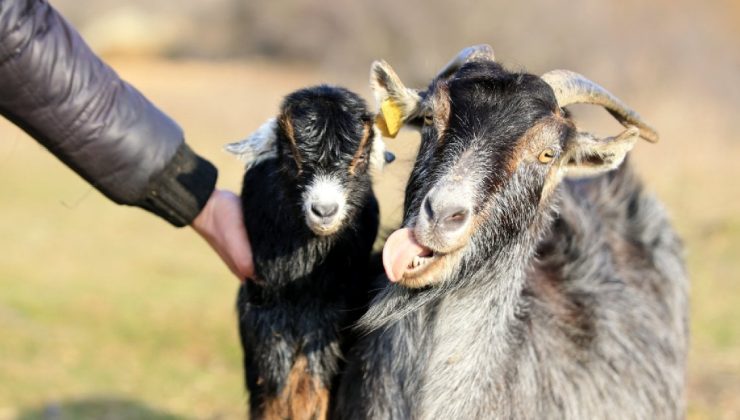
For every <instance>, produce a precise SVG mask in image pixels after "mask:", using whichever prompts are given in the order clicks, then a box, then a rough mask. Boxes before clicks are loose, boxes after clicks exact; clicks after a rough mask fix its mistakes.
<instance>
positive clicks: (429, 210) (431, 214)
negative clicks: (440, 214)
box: [423, 198, 434, 221]
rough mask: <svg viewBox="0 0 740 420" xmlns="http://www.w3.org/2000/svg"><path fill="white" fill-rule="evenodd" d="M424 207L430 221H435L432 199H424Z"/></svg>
mask: <svg viewBox="0 0 740 420" xmlns="http://www.w3.org/2000/svg"><path fill="white" fill-rule="evenodd" d="M423 208H424V213H425V214H426V216H427V218H428V219H429V220H430V221H433V220H434V209H432V202H431V200H429V198H427V199H426V200H424V205H423Z"/></svg>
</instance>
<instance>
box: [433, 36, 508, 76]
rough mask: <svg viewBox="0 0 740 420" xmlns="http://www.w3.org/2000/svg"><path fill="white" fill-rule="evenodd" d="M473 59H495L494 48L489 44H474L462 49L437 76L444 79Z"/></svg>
mask: <svg viewBox="0 0 740 420" xmlns="http://www.w3.org/2000/svg"><path fill="white" fill-rule="evenodd" d="M472 60H489V61H495V56H494V54H493V48H491V46H490V45H488V44H480V45H473V46H472V47H467V48H465V49H463V50H462V51H460V52H459V53H458V54H457V56H456V57H455V58H453V59H452V60H451V61H450V62H449V63H447V65H445V66H444V67H442V70H440V71H439V73H437V78H439V79H443V78H446V77H449V76H451V75H452V73H454V72H456V71H457V70H458V69H459V68H460V67H462V65H463V64H465V63H467V62H468V61H472Z"/></svg>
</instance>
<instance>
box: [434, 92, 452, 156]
mask: <svg viewBox="0 0 740 420" xmlns="http://www.w3.org/2000/svg"><path fill="white" fill-rule="evenodd" d="M450 107H451V105H450V89H449V87H448V86H447V83H443V82H439V83H437V87H436V89H435V92H434V100H433V108H434V115H433V120H434V128H435V129H436V130H437V141H438V142H439V143H442V140H443V134H444V132H445V130H447V126H448V125H449V123H450Z"/></svg>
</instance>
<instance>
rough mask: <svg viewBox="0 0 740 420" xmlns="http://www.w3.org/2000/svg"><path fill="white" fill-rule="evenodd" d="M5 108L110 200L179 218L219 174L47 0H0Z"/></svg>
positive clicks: (0, 105)
mask: <svg viewBox="0 0 740 420" xmlns="http://www.w3.org/2000/svg"><path fill="white" fill-rule="evenodd" d="M0 114H2V115H3V116H5V117H6V118H8V119H9V120H10V121H12V122H13V123H15V124H16V125H18V126H20V127H21V128H23V129H24V130H25V131H26V132H27V133H29V134H30V135H31V136H32V137H34V138H35V139H36V140H38V141H39V142H40V143H41V144H43V145H44V146H45V147H46V148H47V149H49V150H50V151H51V152H52V153H53V154H54V155H56V156H57V157H58V158H59V159H61V160H62V161H63V162H64V163H66V164H67V165H68V166H69V167H71V168H72V169H73V170H74V171H75V172H77V173H78V174H80V175H81V176H82V177H83V178H85V179H86V180H87V181H88V182H90V184H92V185H93V186H94V187H95V188H97V189H98V190H100V191H101V192H102V193H103V194H105V195H106V196H107V197H109V198H110V199H111V200H113V201H115V202H116V203H119V204H127V205H134V206H139V207H142V208H144V209H146V210H149V211H151V212H153V213H155V214H157V215H159V216H161V217H163V218H164V219H166V220H167V221H169V222H170V223H172V224H174V225H175V226H184V225H187V224H189V223H190V222H191V221H192V220H193V219H194V218H195V216H197V215H198V213H199V212H200V210H201V209H202V208H203V206H204V205H205V202H206V201H207V200H208V197H209V196H210V194H211V192H212V191H213V188H214V185H215V183H216V176H217V171H216V168H215V167H213V165H211V164H210V163H209V162H208V161H206V160H204V159H202V158H200V157H199V156H197V155H196V154H195V153H193V151H192V150H191V149H190V148H189V147H188V146H187V145H186V144H185V142H184V140H183V133H182V130H181V129H180V127H179V126H178V125H177V124H176V123H175V122H174V121H172V120H171V119H170V118H169V117H167V116H166V115H165V114H164V113H162V112H161V111H160V110H159V109H157V108H156V107H155V106H154V105H153V104H152V103H151V102H149V101H148V100H147V99H146V98H144V96H143V95H142V94H141V93H140V92H139V91H137V90H136V89H134V88H133V87H132V86H131V85H129V84H128V83H126V82H124V81H123V80H121V79H120V78H119V77H118V75H117V74H116V73H115V72H114V71H113V70H112V69H111V68H110V67H108V66H107V65H106V64H105V63H103V62H102V61H101V60H100V59H99V58H98V57H97V56H96V55H95V54H94V53H93V52H92V51H91V50H90V48H89V47H88V46H87V45H86V44H85V42H84V41H83V40H82V38H81V37H80V35H79V34H78V33H77V32H76V31H75V30H74V29H73V28H72V27H71V26H70V25H69V24H68V23H67V22H66V21H65V20H64V19H63V18H62V17H61V16H60V15H59V14H58V13H57V12H56V11H55V10H54V9H53V8H52V7H51V6H50V5H49V4H48V3H47V1H45V0H0ZM0 141H1V140H0Z"/></svg>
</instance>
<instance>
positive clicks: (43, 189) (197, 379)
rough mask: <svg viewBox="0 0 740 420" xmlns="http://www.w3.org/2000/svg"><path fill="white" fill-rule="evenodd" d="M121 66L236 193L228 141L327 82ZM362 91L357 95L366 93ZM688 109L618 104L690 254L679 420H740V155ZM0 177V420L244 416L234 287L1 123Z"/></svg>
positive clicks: (164, 232) (406, 155)
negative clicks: (640, 125) (685, 375)
mask: <svg viewBox="0 0 740 420" xmlns="http://www.w3.org/2000/svg"><path fill="white" fill-rule="evenodd" d="M114 65H115V67H116V68H117V69H118V70H119V71H120V72H121V73H122V75H123V76H124V77H125V78H127V79H128V80H130V81H132V82H133V84H134V85H136V86H137V87H139V88H140V89H141V90H143V91H144V92H145V94H146V95H147V96H148V97H150V98H151V99H152V100H153V101H154V102H155V103H157V104H158V105H160V106H161V107H162V108H163V109H164V110H165V111H166V112H167V113H169V114H171V115H172V116H173V117H174V118H175V119H176V120H177V121H179V122H180V124H181V125H182V126H183V128H184V129H185V132H186V133H187V138H188V141H189V142H190V143H191V144H192V145H193V146H194V148H195V149H196V150H198V151H199V152H200V153H202V154H203V155H205V156H206V157H208V158H209V159H211V160H212V161H213V162H214V163H216V164H217V166H219V168H220V170H221V176H220V181H219V183H220V185H221V186H222V187H227V188H231V189H238V186H239V183H240V175H241V166H240V164H239V163H237V162H236V161H235V160H233V159H232V158H231V157H230V156H228V155H226V153H224V152H222V151H221V146H222V144H224V143H226V142H228V141H233V140H236V139H239V138H240V137H241V136H244V135H246V134H247V133H248V132H249V131H251V130H252V129H254V128H255V127H257V126H258V125H259V124H260V123H261V122H262V121H263V120H264V119H266V118H267V117H269V116H271V115H272V114H273V113H274V112H275V110H276V109H277V106H278V103H279V101H280V98H281V97H282V95H284V94H285V93H287V92H289V91H291V90H293V89H295V88H298V87H301V86H304V85H307V84H313V83H318V82H320V81H321V80H322V76H323V75H322V74H319V73H316V72H313V71H310V70H307V69H287V68H283V67H273V66H270V65H268V64H261V63H252V64H240V63H220V64H219V63H199V62H184V63H183V62H179V63H175V62H162V61H152V62H143V61H139V62H136V61H134V62H119V63H114ZM363 82H364V80H357V81H356V85H355V86H351V87H354V88H356V89H357V90H358V91H360V92H361V93H363V95H365V96H369V95H368V93H369V92H368V89H367V88H366V87H365V86H364V85H363V84H362V83H363ZM619 93H621V92H619ZM691 94H692V93H691V92H682V93H681V95H685V96H673V95H669V94H661V92H657V93H655V92H654V93H653V94H652V95H651V96H650V97H648V96H647V95H641V94H640V93H639V92H636V93H634V94H633V95H627V94H622V96H624V97H625V99H629V100H628V102H630V103H632V104H633V105H634V106H635V107H636V108H637V109H638V110H640V111H641V112H642V113H643V114H645V116H646V117H649V119H650V121H651V123H652V124H653V125H654V126H656V127H658V129H659V131H660V132H661V134H662V141H661V143H659V144H658V145H650V144H647V143H643V144H639V145H638V146H637V147H636V149H635V151H634V152H633V156H634V161H635V163H636V164H637V166H638V168H639V171H640V172H641V173H642V174H643V175H644V179H645V183H646V185H647V186H648V188H650V189H652V190H653V191H655V192H656V193H657V194H658V196H659V197H661V199H662V200H663V201H664V202H665V203H666V206H667V207H668V209H669V210H670V212H671V214H672V215H673V218H674V220H675V224H676V226H677V227H678V229H679V231H680V232H681V234H682V236H683V237H684V239H685V241H686V245H687V251H688V252H687V261H688V266H689V271H690V273H691V280H692V321H691V327H692V342H691V346H692V350H691V360H690V375H689V391H688V400H689V417H690V418H694V419H716V418H727V419H730V418H740V399H738V397H737V396H738V395H740V194H738V191H740V189H738V187H737V182H738V180H740V165H738V164H737V163H736V161H735V160H736V159H735V157H736V156H738V155H740V153H738V152H740V144H739V143H738V142H736V141H735V140H736V139H737V134H738V132H737V129H735V128H732V124H731V115H730V114H729V113H727V112H725V113H724V114H723V113H722V111H721V109H720V107H719V106H718V105H716V104H714V102H713V101H712V98H701V97H699V98H698V99H697V98H696V97H692V100H694V101H697V100H699V101H703V102H701V104H702V105H701V106H702V107H703V108H702V109H705V110H706V116H704V117H703V119H701V120H700V121H691V120H689V119H688V118H684V117H682V116H683V115H686V109H685V108H684V105H683V104H684V103H685V101H684V99H686V97H688V96H689V95H691ZM582 114H583V117H584V118H585V119H586V120H588V121H591V120H593V121H594V123H595V124H596V125H597V126H599V127H602V126H603V127H606V126H607V124H608V123H607V122H606V121H608V120H607V119H606V117H603V116H601V115H600V114H599V115H595V114H592V113H591V112H589V111H586V110H583V111H582ZM610 127H611V126H610ZM413 141H414V135H413V133H403V134H402V135H401V136H400V137H399V138H398V139H396V140H393V141H389V148H390V149H392V150H394V151H399V161H398V162H397V163H396V164H395V165H393V166H392V167H390V168H389V171H387V172H386V173H385V174H384V175H383V177H382V178H381V179H379V180H378V184H377V188H376V189H377V191H378V193H379V195H380V196H381V200H382V209H383V217H384V220H385V222H386V224H389V225H392V224H393V223H394V220H397V219H398V214H399V210H400V208H401V201H400V197H401V192H402V189H403V182H401V181H399V179H402V178H403V176H404V174H405V173H406V171H407V169H408V166H409V162H410V159H411V156H412V153H413V149H414V142H413ZM698 146H701V147H698ZM0 179H2V181H1V182H0V215H1V217H0V419H6V418H7V419H14V418H20V419H35V418H51V419H78V418H90V419H129V418H137V419H138V418H141V419H176V418H177V419H179V418H187V419H190V418H193V419H225V418H243V417H244V416H245V410H244V407H245V394H244V392H243V387H242V376H241V375H242V368H241V360H240V349H239V345H238V339H237V333H236V327H235V312H234V296H235V292H236V288H237V282H236V281H235V279H233V278H232V277H231V275H230V273H229V272H228V271H227V269H226V268H225V267H224V266H222V265H221V263H220V262H219V260H218V259H217V257H216V256H215V254H213V253H212V252H211V251H210V250H209V249H208V248H207V246H206V245H205V243H203V242H202V241H201V240H200V239H199V238H198V237H197V236H196V235H195V234H194V233H193V232H192V231H190V230H189V229H187V228H186V229H181V230H176V229H173V228H171V227H170V226H169V225H167V224H166V223H164V222H162V221H160V220H157V219H155V218H154V217H152V216H151V215H149V214H147V213H145V212H143V211H140V210H138V209H131V208H124V207H119V206H115V205H113V204H112V203H111V202H109V201H108V200H107V199H105V198H104V197H103V196H102V195H100V194H99V193H97V192H96V191H94V190H92V188H91V187H89V186H88V185H87V184H86V183H84V182H83V181H81V179H80V178H78V177H77V176H76V175H74V174H73V173H72V172H71V171H69V170H68V169H66V168H65V167H64V166H63V165H62V164H60V163H59V162H57V161H56V160H55V159H54V158H53V157H52V156H51V155H50V154H49V153H48V152H46V151H45V150H44V149H43V148H41V147H40V146H39V145H37V144H36V143H34V142H32V141H29V140H27V138H26V136H25V135H24V134H22V133H21V132H20V131H18V130H17V129H15V128H14V127H12V126H11V125H10V124H9V123H7V122H5V121H4V120H3V121H0Z"/></svg>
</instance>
